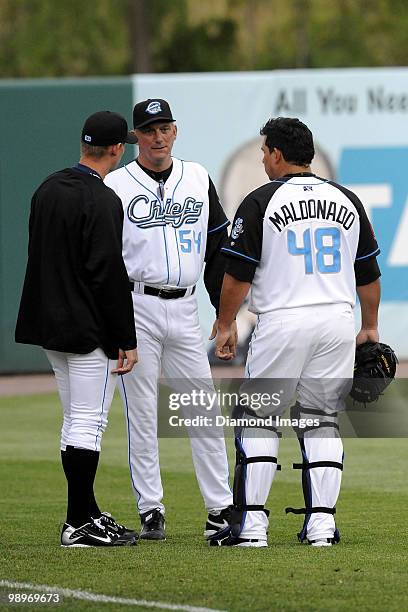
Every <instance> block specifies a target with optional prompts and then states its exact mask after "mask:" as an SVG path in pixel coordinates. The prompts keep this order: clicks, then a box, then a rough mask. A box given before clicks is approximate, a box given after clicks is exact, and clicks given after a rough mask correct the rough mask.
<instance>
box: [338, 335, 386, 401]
mask: <svg viewBox="0 0 408 612" xmlns="http://www.w3.org/2000/svg"><path fill="white" fill-rule="evenodd" d="M397 363H398V359H397V356H396V355H395V353H394V351H393V350H392V348H391V347H390V346H388V344H382V343H381V342H365V343H364V344H360V345H359V346H358V347H357V348H356V360H355V364H354V379H353V386H352V388H351V391H350V395H351V397H352V398H353V399H354V400H355V401H356V402H362V403H364V404H368V403H370V402H374V401H375V400H378V398H379V396H380V395H381V394H382V393H383V391H384V390H385V389H386V388H387V387H388V385H389V384H390V383H391V382H392V381H393V380H394V377H395V371H396V369H397Z"/></svg>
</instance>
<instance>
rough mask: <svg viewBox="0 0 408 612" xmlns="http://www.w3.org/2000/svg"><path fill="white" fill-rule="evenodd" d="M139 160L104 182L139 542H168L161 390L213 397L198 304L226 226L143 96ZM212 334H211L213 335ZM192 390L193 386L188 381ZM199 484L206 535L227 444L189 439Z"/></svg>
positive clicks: (166, 120) (160, 114)
mask: <svg viewBox="0 0 408 612" xmlns="http://www.w3.org/2000/svg"><path fill="white" fill-rule="evenodd" d="M133 125H134V128H135V134H136V136H137V139H138V145H139V155H138V157H137V159H136V160H135V161H132V162H131V163H130V164H127V165H126V166H124V167H122V168H120V169H118V170H116V171H115V172H112V173H111V174H110V175H109V176H108V177H107V178H106V181H105V182H106V184H107V185H108V186H109V187H111V188H112V189H113V190H114V191H115V192H116V193H117V194H118V195H119V197H120V198H121V200H122V204H123V209H124V214H125V223H124V228H123V258H124V261H125V264H126V268H127V271H128V275H129V279H130V281H131V286H132V290H133V307H134V314H135V322H136V327H137V330H138V350H139V355H140V363H138V365H137V366H136V367H135V368H134V370H133V372H132V374H131V375H130V376H127V377H125V378H122V380H121V382H120V385H119V388H120V391H121V394H122V397H123V401H124V405H125V411H126V417H127V420H128V436H129V463H130V471H131V479H132V485H133V488H134V491H135V494H136V498H137V505H138V510H139V513H140V517H141V522H142V531H141V534H140V537H141V538H144V539H149V540H162V539H165V521H164V513H165V508H164V505H163V503H162V498H163V488H162V483H161V478H160V467H159V456H158V442H157V400H158V397H157V383H158V379H159V377H160V375H161V372H162V371H163V374H164V376H165V377H166V378H167V379H168V380H169V382H170V383H171V384H172V385H174V384H176V380H177V381H178V383H180V384H183V381H184V383H185V384H186V385H187V387H188V384H189V383H188V381H189V380H192V379H194V380H195V381H199V384H200V385H202V386H203V388H205V390H206V391H207V392H214V388H213V385H212V381H211V372H210V368H209V364H208V359H207V354H206V351H205V347H204V344H203V339H202V335H201V331H200V325H199V320H198V312H197V302H196V297H195V295H194V294H195V288H196V283H197V281H198V279H199V277H200V274H201V271H202V268H203V265H204V262H206V267H205V272H204V283H205V286H206V288H207V291H208V293H209V296H210V299H211V302H212V304H213V305H214V307H215V309H216V310H217V309H218V301H219V294H220V288H221V283H222V277H223V272H224V258H223V256H222V255H220V245H221V244H222V241H223V240H224V239H225V238H226V236H227V230H226V228H227V226H228V225H229V222H228V220H227V218H226V216H225V214H224V212H223V209H222V207H221V205H220V203H219V200H218V196H217V192H216V190H215V187H214V185H213V183H212V181H211V179H210V177H209V176H208V173H207V171H206V170H205V169H204V168H203V167H202V166H200V165H199V164H197V163H194V162H186V161H182V160H180V159H177V158H175V157H172V155H171V153H172V148H173V144H174V141H175V139H176V135H177V127H176V125H175V120H174V118H173V115H172V112H171V109H170V106H169V104H168V103H167V102H166V101H165V100H162V99H158V98H155V99H149V100H144V101H142V102H139V103H138V104H136V106H135V107H134V111H133ZM213 335H214V336H215V328H214V330H213ZM191 384H192V383H191ZM191 447H192V454H193V462H194V467H195V471H196V475H197V480H198V484H199V487H200V490H201V493H202V495H203V498H204V502H205V506H206V509H207V511H208V520H207V524H206V528H205V533H204V535H205V536H206V537H208V536H210V535H212V534H213V533H215V531H217V530H218V529H220V528H222V527H223V526H225V525H227V519H228V516H229V510H228V507H229V506H230V504H231V503H232V494H231V491H230V488H229V484H228V465H227V456H226V449H225V442H224V439H223V438H219V437H208V438H203V437H202V436H198V437H192V438H191Z"/></svg>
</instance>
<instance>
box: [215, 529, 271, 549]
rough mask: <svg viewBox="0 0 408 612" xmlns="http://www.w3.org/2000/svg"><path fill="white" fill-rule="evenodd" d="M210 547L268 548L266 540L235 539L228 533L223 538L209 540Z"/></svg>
mask: <svg viewBox="0 0 408 612" xmlns="http://www.w3.org/2000/svg"><path fill="white" fill-rule="evenodd" d="M209 543H210V546H240V547H242V548H265V547H267V546H268V542H267V541H266V540H259V539H256V538H235V537H234V536H232V535H231V534H230V533H229V534H228V532H227V533H226V535H224V537H217V536H215V537H213V538H212V539H210V540H209Z"/></svg>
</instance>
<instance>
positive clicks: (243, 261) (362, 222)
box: [222, 173, 380, 314]
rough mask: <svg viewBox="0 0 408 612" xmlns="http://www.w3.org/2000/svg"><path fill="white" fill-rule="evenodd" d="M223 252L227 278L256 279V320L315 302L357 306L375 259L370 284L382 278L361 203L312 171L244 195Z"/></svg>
mask: <svg viewBox="0 0 408 612" xmlns="http://www.w3.org/2000/svg"><path fill="white" fill-rule="evenodd" d="M222 251H223V253H224V254H225V255H226V256H228V263H227V268H226V271H227V272H228V273H230V274H231V275H232V276H234V277H235V278H238V280H242V281H245V280H246V281H251V280H252V288H251V298H250V304H249V309H250V310H251V311H252V312H254V313H257V314H258V313H264V312H269V311H271V310H277V309H281V308H297V307H301V306H310V305H315V304H331V303H343V302H346V303H349V304H350V305H351V306H354V305H355V300H356V275H357V276H358V267H359V264H360V262H361V266H364V265H366V264H365V263H363V262H366V261H369V260H372V259H374V263H375V269H374V273H373V272H370V274H371V277H372V278H371V277H370V279H369V281H370V282H371V280H375V278H378V276H380V272H379V269H378V266H377V263H376V259H375V257H376V256H377V255H378V254H379V252H380V250H379V248H378V245H377V242H376V239H375V236H374V232H373V229H372V227H371V225H370V222H369V220H368V218H367V214H366V212H365V210H364V207H363V205H362V203H361V202H360V200H359V199H358V198H357V196H356V195H355V194H354V193H352V192H351V191H349V190H348V189H346V188H345V187H342V186H341V185H338V184H336V183H334V182H333V181H328V180H326V179H322V178H319V177H317V176H315V175H313V174H311V173H301V174H296V175H293V174H292V175H286V176H284V177H282V178H279V179H277V180H274V181H271V182H270V183H268V184H266V185H263V186H262V187H259V188H258V189H255V190H254V191H252V192H251V193H250V194H249V195H247V196H246V198H245V199H244V200H243V202H242V203H241V205H240V206H239V208H238V210H237V213H236V215H235V219H234V223H233V226H232V230H231V234H230V238H229V241H228V244H226V245H225V246H224V247H223V249H222ZM374 277H375V278H374ZM358 284H367V282H361V283H358Z"/></svg>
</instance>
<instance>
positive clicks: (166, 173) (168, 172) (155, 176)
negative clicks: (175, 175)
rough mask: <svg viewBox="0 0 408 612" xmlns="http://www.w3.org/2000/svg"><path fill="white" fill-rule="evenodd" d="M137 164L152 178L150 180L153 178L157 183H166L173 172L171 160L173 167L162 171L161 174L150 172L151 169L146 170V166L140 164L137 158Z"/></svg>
mask: <svg viewBox="0 0 408 612" xmlns="http://www.w3.org/2000/svg"><path fill="white" fill-rule="evenodd" d="M135 162H136V164H137V165H138V166H139V168H141V169H142V170H143V172H145V173H146V174H147V175H148V176H150V178H152V179H153V180H154V181H156V182H157V183H158V182H159V181H163V183H165V182H166V181H167V179H168V178H169V176H170V175H171V173H172V171H173V160H171V165H170V166H169V167H168V168H166V170H162V171H161V172H155V171H154V170H150V169H149V168H146V167H145V166H143V164H141V163H140V161H139V160H138V159H137V158H136V159H135Z"/></svg>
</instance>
